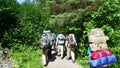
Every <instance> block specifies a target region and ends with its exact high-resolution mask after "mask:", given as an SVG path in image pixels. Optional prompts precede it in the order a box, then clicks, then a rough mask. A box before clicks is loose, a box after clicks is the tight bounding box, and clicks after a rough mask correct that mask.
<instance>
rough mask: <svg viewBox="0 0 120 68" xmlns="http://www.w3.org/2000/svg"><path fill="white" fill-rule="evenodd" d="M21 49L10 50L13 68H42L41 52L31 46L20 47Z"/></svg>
mask: <svg viewBox="0 0 120 68" xmlns="http://www.w3.org/2000/svg"><path fill="white" fill-rule="evenodd" d="M20 48H21V49H18V50H14V49H11V50H10V55H11V57H12V59H13V60H14V67H15V68H43V64H42V60H41V50H40V49H39V48H36V47H33V46H30V47H28V46H22V47H20Z"/></svg>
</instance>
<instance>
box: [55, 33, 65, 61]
mask: <svg viewBox="0 0 120 68" xmlns="http://www.w3.org/2000/svg"><path fill="white" fill-rule="evenodd" d="M65 39H66V37H65V35H64V34H63V33H60V34H58V35H57V38H56V45H57V50H58V51H57V55H58V56H59V55H61V59H63V57H64V46H65ZM59 53H60V54H59Z"/></svg>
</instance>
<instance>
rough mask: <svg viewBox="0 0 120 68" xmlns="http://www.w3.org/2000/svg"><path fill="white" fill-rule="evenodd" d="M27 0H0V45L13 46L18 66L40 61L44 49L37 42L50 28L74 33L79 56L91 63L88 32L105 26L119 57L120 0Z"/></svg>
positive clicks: (116, 65) (33, 64) (114, 50)
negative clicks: (88, 53)
mask: <svg viewBox="0 0 120 68" xmlns="http://www.w3.org/2000/svg"><path fill="white" fill-rule="evenodd" d="M28 1H29V0H26V2H24V3H22V4H18V3H17V2H16V1H15V0H0V16H1V17H0V45H1V46H2V47H4V46H6V47H8V48H10V50H11V56H12V57H13V58H14V59H15V64H16V65H18V66H19V67H21V68H25V67H26V66H25V65H27V68H29V65H32V66H35V64H37V63H39V64H41V62H39V61H40V60H41V59H39V56H40V55H41V52H40V51H39V48H38V46H37V45H38V41H39V38H40V37H41V34H42V31H43V30H45V29H51V30H52V31H53V32H55V33H59V32H61V31H64V32H66V33H67V34H69V33H75V35H76V39H77V43H78V47H77V48H76V56H77V60H78V62H79V63H81V62H83V63H82V65H85V66H87V67H88V65H87V60H88V58H87V57H85V58H83V57H84V56H86V52H87V47H88V45H89V43H88V38H87V34H88V32H89V31H90V30H91V29H93V28H102V29H103V30H104V32H105V34H106V35H107V36H108V37H109V41H108V42H107V43H108V45H109V48H110V49H111V50H112V52H113V53H114V54H115V55H116V56H117V58H118V59H119V53H118V52H119V51H118V49H119V45H120V44H119V43H120V34H119V33H120V24H119V23H120V1H119V0H36V3H32V2H28ZM114 47H115V48H114ZM17 50H18V51H17ZM31 52H32V53H31ZM26 53H27V54H26ZM39 54H40V55H39ZM30 55H32V56H30ZM24 56H26V57H27V58H24ZM18 57H19V58H18ZM35 57H36V58H35ZM33 58H35V59H33ZM81 58H82V60H81ZM37 60H39V61H37ZM33 62H34V63H33ZM118 64H119V61H118V62H117V63H115V64H111V65H110V66H111V67H112V66H114V67H116V68H117V67H118ZM32 66H30V67H32ZM41 66H42V65H40V66H38V67H41ZM38 67H36V68H38Z"/></svg>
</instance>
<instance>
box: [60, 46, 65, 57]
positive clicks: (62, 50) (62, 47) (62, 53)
mask: <svg viewBox="0 0 120 68" xmlns="http://www.w3.org/2000/svg"><path fill="white" fill-rule="evenodd" d="M60 48H61V49H60V50H61V59H63V55H64V46H63V45H61V46H60Z"/></svg>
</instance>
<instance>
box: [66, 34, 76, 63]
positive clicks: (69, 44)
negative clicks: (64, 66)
mask: <svg viewBox="0 0 120 68" xmlns="http://www.w3.org/2000/svg"><path fill="white" fill-rule="evenodd" d="M65 45H66V48H67V57H66V59H67V60H69V59H70V58H72V62H73V63H75V47H76V46H77V43H76V40H75V35H74V34H69V35H68V36H67V40H66V44H65Z"/></svg>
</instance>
